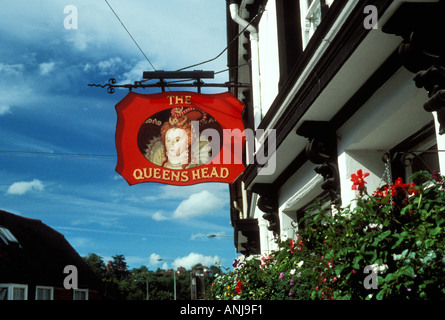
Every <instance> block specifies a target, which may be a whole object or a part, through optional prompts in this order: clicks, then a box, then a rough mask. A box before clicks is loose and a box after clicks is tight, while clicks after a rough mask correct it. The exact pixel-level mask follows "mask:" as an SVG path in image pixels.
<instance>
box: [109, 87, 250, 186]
mask: <svg viewBox="0 0 445 320" xmlns="http://www.w3.org/2000/svg"><path fill="white" fill-rule="evenodd" d="M243 107H244V106H243V104H242V103H241V102H240V101H238V100H237V99H236V98H235V97H234V96H233V95H232V94H231V93H230V92H225V93H218V94H199V93H194V92H181V91H179V92H163V93H157V94H139V93H133V92H130V93H129V94H128V95H127V96H126V97H125V98H124V99H122V101H120V102H119V103H118V104H117V105H116V111H117V117H118V118H117V125H116V150H117V156H118V161H117V165H116V172H118V173H119V174H120V175H121V176H122V177H123V178H124V179H125V180H126V181H127V182H128V183H129V184H130V185H134V184H137V183H142V182H158V183H164V184H172V185H192V184H197V183H203V182H226V183H232V182H233V181H234V180H235V179H236V178H237V177H238V176H239V175H240V174H241V173H242V172H243V171H244V169H245V167H244V164H243V161H242V154H243V151H244V150H243V149H244V141H245V135H244V126H243V122H242V118H241V115H242V110H243Z"/></svg>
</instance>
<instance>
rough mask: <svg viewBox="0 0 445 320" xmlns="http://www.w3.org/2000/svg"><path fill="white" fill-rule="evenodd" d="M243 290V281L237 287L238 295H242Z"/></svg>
mask: <svg viewBox="0 0 445 320" xmlns="http://www.w3.org/2000/svg"><path fill="white" fill-rule="evenodd" d="M242 288H243V283H242V282H241V281H238V282H237V284H236V287H235V291H236V293H238V294H241V290H242Z"/></svg>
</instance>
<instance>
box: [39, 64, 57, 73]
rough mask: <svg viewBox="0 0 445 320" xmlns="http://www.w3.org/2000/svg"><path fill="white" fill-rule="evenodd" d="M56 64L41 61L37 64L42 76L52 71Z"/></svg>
mask: <svg viewBox="0 0 445 320" xmlns="http://www.w3.org/2000/svg"><path fill="white" fill-rule="evenodd" d="M55 65H56V64H55V63H54V62H43V63H41V64H40V65H39V69H40V75H42V76H44V75H47V74H48V73H50V72H51V71H53V69H54V66H55Z"/></svg>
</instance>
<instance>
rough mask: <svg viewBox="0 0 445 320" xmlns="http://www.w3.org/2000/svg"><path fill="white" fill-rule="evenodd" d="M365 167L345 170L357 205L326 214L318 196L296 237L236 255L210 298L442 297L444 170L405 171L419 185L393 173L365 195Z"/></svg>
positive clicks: (444, 273)
mask: <svg viewBox="0 0 445 320" xmlns="http://www.w3.org/2000/svg"><path fill="white" fill-rule="evenodd" d="M367 175H368V174H366V173H363V171H362V170H359V171H357V173H355V174H353V175H352V176H351V181H352V182H353V189H354V190H357V191H359V192H358V195H357V198H356V199H355V206H352V205H351V204H349V205H348V206H346V207H344V208H337V209H336V212H335V214H330V212H327V210H326V209H322V208H323V206H322V203H321V202H320V201H319V202H318V203H316V204H315V205H314V206H312V207H311V208H310V209H308V211H307V212H306V214H305V216H304V218H303V219H302V221H299V224H300V228H299V229H298V230H296V233H297V234H298V235H297V236H296V238H295V239H288V240H285V241H281V242H279V244H278V247H279V249H278V250H276V251H275V252H272V253H271V254H270V255H268V256H267V257H263V259H261V258H258V259H255V258H251V259H247V260H246V261H244V262H242V263H239V262H238V265H237V267H236V268H234V270H233V271H230V272H227V273H226V274H224V275H223V276H220V277H219V278H217V279H216V280H215V284H214V285H213V287H212V290H210V298H214V299H326V300H330V299H445V253H444V248H445V238H444V233H443V228H444V227H445V191H444V183H443V179H442V177H441V176H440V175H439V174H438V173H434V174H429V173H428V172H418V173H416V174H414V175H413V176H412V177H411V179H415V180H416V181H419V183H418V185H415V184H414V183H410V184H408V183H403V181H402V179H397V180H396V181H395V182H394V183H393V184H392V185H386V186H383V187H381V188H379V189H378V190H376V191H375V192H374V193H372V194H371V195H370V194H368V192H367V188H366V186H365V184H366V182H365V181H364V179H365V178H366V176H367ZM368 267H369V268H370V270H372V274H371V275H374V276H375V278H372V279H374V282H375V283H374V286H372V288H369V287H367V286H366V282H367V276H368V274H367V273H366V270H367V268H368ZM372 279H371V280H372ZM228 286H230V294H228V291H229V290H225V289H224V288H226V289H227V287H228ZM224 290H225V292H224ZM224 293H225V295H224Z"/></svg>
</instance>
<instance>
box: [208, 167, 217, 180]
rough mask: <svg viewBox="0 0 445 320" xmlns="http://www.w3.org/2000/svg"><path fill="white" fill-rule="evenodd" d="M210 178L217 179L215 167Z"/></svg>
mask: <svg viewBox="0 0 445 320" xmlns="http://www.w3.org/2000/svg"><path fill="white" fill-rule="evenodd" d="M210 178H219V175H218V170H216V167H213V168H212V173H211V174H210Z"/></svg>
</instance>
